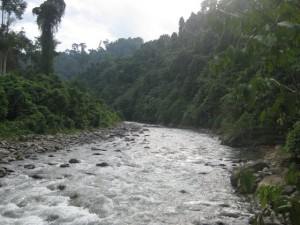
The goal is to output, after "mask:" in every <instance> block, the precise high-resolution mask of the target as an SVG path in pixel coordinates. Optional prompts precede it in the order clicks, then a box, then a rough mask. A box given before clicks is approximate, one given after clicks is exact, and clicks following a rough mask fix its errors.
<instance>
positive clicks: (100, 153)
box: [93, 153, 103, 155]
mask: <svg viewBox="0 0 300 225" xmlns="http://www.w3.org/2000/svg"><path fill="white" fill-rule="evenodd" d="M93 155H103V154H101V153H93Z"/></svg>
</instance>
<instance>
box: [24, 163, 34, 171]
mask: <svg viewBox="0 0 300 225" xmlns="http://www.w3.org/2000/svg"><path fill="white" fill-rule="evenodd" d="M24 168H25V169H29V170H33V169H34V168H35V165H32V164H27V165H25V166H24Z"/></svg>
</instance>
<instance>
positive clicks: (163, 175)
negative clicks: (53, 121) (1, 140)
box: [0, 127, 249, 225]
mask: <svg viewBox="0 0 300 225" xmlns="http://www.w3.org/2000/svg"><path fill="white" fill-rule="evenodd" d="M92 147H93V148H92ZM97 149H98V150H97ZM100 149H101V150H102V151H101V150H100ZM69 150H71V151H69V152H66V151H60V152H56V153H53V154H52V153H51V154H52V155H53V156H54V157H48V155H46V154H45V155H40V156H39V157H38V158H39V160H38V161H34V160H29V159H27V160H25V161H19V162H13V163H12V165H10V166H11V167H12V168H13V170H15V173H13V174H11V175H9V176H6V177H5V178H3V179H2V180H1V184H2V185H3V187H1V188H0V224H1V225H2V224H3V225H6V224H7V225H12V224H14V225H18V224H20V225H24V224H30V225H44V224H46V225H68V224H70V225H71V224H72V225H76V224H78V225H84V224H88V225H97V224H101V225H104V224H107V225H109V224H111V225H121V224H122V225H124V224H130V225H135V224H136V225H143V224H145V225H146V224H147V225H148V224H151V225H154V224H178V225H188V224H195V223H200V222H201V223H204V222H206V223H209V224H210V223H213V222H215V221H222V222H223V223H224V224H231V225H239V224H243V225H245V224H247V220H248V216H249V212H248V207H249V204H248V203H247V202H245V201H244V199H242V198H240V197H239V196H237V195H235V194H234V190H233V189H232V187H231V185H230V181H229V176H230V173H229V171H230V169H231V164H232V163H231V159H232V158H233V157H234V152H233V150H232V149H231V148H228V147H225V146H221V145H220V143H219V141H218V140H217V138H215V137H211V136H210V135H207V134H201V133H197V132H193V131H187V130H180V129H167V128H160V127H147V129H144V131H143V132H140V133H138V132H136V131H135V132H132V133H130V134H128V135H127V136H126V137H124V138H119V137H114V138H111V139H109V140H107V141H102V142H99V143H94V144H90V145H84V146H81V147H76V148H71V149H69ZM103 150H106V151H103ZM97 152H98V153H101V155H100V154H99V155H94V153H97ZM73 158H75V159H79V160H80V163H78V164H70V167H68V168H61V167H60V165H61V164H64V163H68V161H69V160H70V159H73ZM103 162H106V163H107V164H108V166H106V167H99V166H96V165H97V164H99V163H103ZM49 163H50V165H49ZM28 164H34V165H35V167H36V168H35V169H32V170H28V169H24V165H28ZM34 175H39V178H40V179H33V177H34ZM226 213H227V214H226ZM233 214H234V216H233V217H230V216H228V215H233ZM224 215H225V216H224ZM236 215H237V216H236Z"/></svg>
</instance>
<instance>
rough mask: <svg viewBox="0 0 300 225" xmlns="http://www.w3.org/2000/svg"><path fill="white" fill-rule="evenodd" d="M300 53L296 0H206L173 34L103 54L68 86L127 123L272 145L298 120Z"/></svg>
mask: <svg viewBox="0 0 300 225" xmlns="http://www.w3.org/2000/svg"><path fill="white" fill-rule="evenodd" d="M299 56H300V3H299V1H298V0H278V1H274V0H258V1H252V0H242V1H241V0H233V1H232V0H222V1H216V0H205V1H203V3H202V9H201V10H200V11H199V12H198V13H197V14H195V13H192V14H191V16H190V17H189V19H187V20H186V21H184V19H183V18H180V21H179V31H178V32H174V33H173V34H172V35H171V36H169V35H162V36H160V38H159V39H157V40H154V41H150V42H147V43H145V44H143V45H142V46H141V48H140V49H139V50H137V51H135V52H134V53H133V54H132V55H130V56H127V57H117V56H115V55H111V54H107V55H106V56H105V57H103V58H101V59H100V60H99V61H98V62H97V63H96V64H91V65H90V66H89V67H88V68H87V69H86V70H85V71H84V72H81V73H80V75H79V76H78V77H77V78H76V79H73V80H72V83H73V84H74V85H77V86H78V87H79V88H81V89H82V90H85V89H92V90H93V92H94V93H95V94H96V95H97V96H99V97H100V98H102V99H104V100H105V102H106V103H107V104H109V105H110V106H112V107H113V108H114V109H116V110H118V111H120V112H121V113H122V114H123V116H124V118H125V119H126V120H134V121H142V122H147V123H160V124H166V125H173V126H188V127H205V128H215V129H218V130H219V131H220V132H222V133H223V134H224V135H225V136H227V138H228V139H229V140H230V143H231V144H232V145H238V143H241V142H244V143H245V141H246V140H252V141H253V140H256V141H257V142H258V143H276V142H281V141H282V140H283V139H284V137H285V135H286V134H287V132H288V131H289V130H291V129H292V127H293V124H295V123H296V122H297V121H299V118H300V105H299V104H300V102H299V100H300V99H299V97H300V82H299V80H300V76H299V72H300V61H299V59H300V57H299Z"/></svg>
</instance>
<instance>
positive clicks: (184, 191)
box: [179, 190, 188, 194]
mask: <svg viewBox="0 0 300 225" xmlns="http://www.w3.org/2000/svg"><path fill="white" fill-rule="evenodd" d="M179 192H180V193H182V194H187V193H188V192H187V191H186V190H180V191H179Z"/></svg>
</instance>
